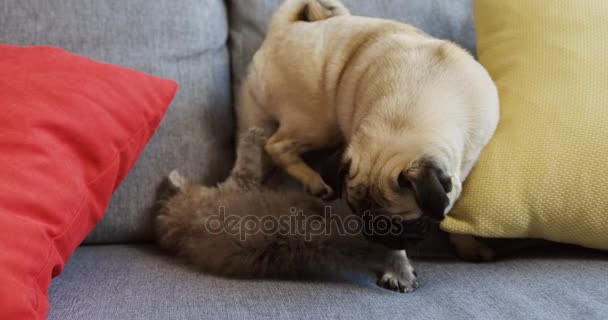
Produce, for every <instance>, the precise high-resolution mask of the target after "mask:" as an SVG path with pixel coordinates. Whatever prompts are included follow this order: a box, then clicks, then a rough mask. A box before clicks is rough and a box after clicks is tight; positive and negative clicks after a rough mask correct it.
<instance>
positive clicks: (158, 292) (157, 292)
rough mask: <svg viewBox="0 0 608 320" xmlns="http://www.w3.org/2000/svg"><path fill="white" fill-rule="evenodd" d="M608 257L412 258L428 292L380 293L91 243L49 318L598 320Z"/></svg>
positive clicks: (355, 283)
mask: <svg viewBox="0 0 608 320" xmlns="http://www.w3.org/2000/svg"><path fill="white" fill-rule="evenodd" d="M558 250H565V249H562V248H559V249H558ZM575 257H576V258H575ZM607 259H608V256H606V254H602V253H594V252H584V251H582V252H581V251H571V252H570V253H569V254H559V253H557V252H555V251H551V250H547V249H543V251H542V253H539V252H530V253H528V254H526V255H525V256H522V257H520V258H517V259H512V260H505V261H502V262H497V263H488V264H471V263H465V262H459V261H453V260H414V265H415V267H416V268H417V271H418V274H419V276H420V284H421V287H420V288H418V290H416V291H415V292H413V293H410V294H402V293H395V292H391V291H388V290H385V289H381V288H378V287H376V285H375V284H374V283H373V278H372V276H371V275H370V276H362V277H357V278H354V279H347V278H346V277H344V278H345V279H341V280H340V279H334V280H333V281H280V280H230V279H223V278H217V277H212V276H208V275H204V274H200V273H198V272H197V271H196V270H194V269H193V268H189V267H188V266H185V265H183V264H182V263H180V262H178V261H176V260H175V258H173V257H171V256H165V255H164V254H162V253H160V252H157V251H156V250H155V249H154V248H153V247H145V246H93V247H87V246H85V247H81V248H79V249H78V250H77V252H76V253H75V255H74V256H73V258H72V259H71V260H70V261H69V262H68V264H67V267H66V270H65V272H64V274H63V275H62V276H61V277H59V278H57V279H55V280H54V282H53V284H52V285H51V290H50V295H51V296H50V298H51V311H50V313H49V320H53V319H87V320H96V319H100V320H101V319H146V320H148V319H149V320H154V319H467V320H469V319H556V320H557V319H598V320H599V319H605V316H606V314H608V304H606V301H608V291H607V290H606V287H607V286H608V279H607V278H606V274H605V270H606V269H605V268H606V260H607Z"/></svg>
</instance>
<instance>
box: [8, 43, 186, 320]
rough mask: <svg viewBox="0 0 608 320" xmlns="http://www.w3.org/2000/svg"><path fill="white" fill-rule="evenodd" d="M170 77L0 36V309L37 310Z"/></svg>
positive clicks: (131, 154)
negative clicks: (16, 42) (6, 40)
mask: <svg viewBox="0 0 608 320" xmlns="http://www.w3.org/2000/svg"><path fill="white" fill-rule="evenodd" d="M176 90H177V84H176V83H175V82H173V81H170V80H166V79H161V78H158V77H154V76H151V75H147V74H144V73H142V72H138V71H134V70H130V69H127V68H123V67H118V66H113V65H109V64H105V63H100V62H96V61H93V60H91V59H87V58H84V57H81V56H77V55H74V54H71V53H69V52H66V51H64V50H61V49H57V48H53V47H18V46H9V45H0V318H1V319H9V320H10V319H19V320H23V319H44V318H45V317H46V313H47V311H48V288H49V284H50V281H51V277H54V276H57V275H58V274H60V273H61V271H62V270H63V266H64V264H65V262H66V260H67V259H68V258H69V257H70V255H71V254H72V252H73V251H74V250H75V249H76V247H77V246H78V245H79V244H80V242H81V241H82V240H83V239H84V238H85V237H86V235H87V234H88V233H89V232H90V231H91V229H92V228H93V226H94V225H95V224H96V223H97V222H98V221H99V220H100V219H101V217H102V216H103V213H104V211H105V209H106V206H107V204H108V201H109V200H110V196H111V195H112V192H114V190H115V189H116V188H117V187H118V185H119V184H120V182H121V181H122V179H123V178H124V177H125V176H126V175H127V173H128V172H129V170H130V169H131V167H132V166H133V164H134V163H135V161H136V160H137V157H138V156H139V154H140V152H141V151H142V149H143V147H144V146H145V144H146V143H147V141H148V140H149V138H150V137H151V136H152V134H153V133H154V131H155V130H156V128H157V127H158V125H159V123H160V121H161V119H162V117H163V116H164V114H165V111H166V109H167V107H168V106H169V104H170V103H171V100H172V99H173V96H174V95H175V92H176Z"/></svg>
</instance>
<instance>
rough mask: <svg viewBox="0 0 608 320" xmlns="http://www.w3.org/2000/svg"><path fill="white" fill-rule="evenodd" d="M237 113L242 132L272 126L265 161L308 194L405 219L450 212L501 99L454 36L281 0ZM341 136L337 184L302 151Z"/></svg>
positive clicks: (462, 239) (333, 0) (326, 3)
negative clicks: (433, 34)
mask: <svg viewBox="0 0 608 320" xmlns="http://www.w3.org/2000/svg"><path fill="white" fill-rule="evenodd" d="M236 113H237V119H238V129H239V131H240V132H244V131H245V130H247V129H248V128H250V127H261V128H264V130H266V132H267V133H268V134H270V135H271V136H270V138H269V139H268V141H267V143H266V145H265V149H266V151H267V153H268V155H269V158H270V160H271V162H272V163H274V165H276V166H278V167H279V168H281V169H283V170H284V171H286V172H287V173H288V174H289V175H291V176H292V177H293V178H295V179H296V180H298V181H300V182H301V183H302V184H303V185H304V187H305V188H306V190H308V192H309V193H311V194H312V195H315V196H318V197H321V198H323V199H330V198H332V197H335V196H339V197H342V198H344V199H346V201H347V202H348V204H349V205H350V207H351V208H352V209H353V210H354V211H355V212H358V213H361V212H365V211H371V212H373V213H374V214H378V215H390V216H393V215H398V216H400V217H401V218H402V221H404V223H408V222H411V221H416V220H418V219H421V218H427V219H432V220H435V221H441V220H442V219H443V218H444V217H445V215H446V214H447V213H448V212H449V211H450V209H451V208H452V206H453V205H454V203H455V201H456V200H457V199H458V197H459V196H460V193H461V189H462V183H463V181H464V180H465V179H466V178H467V176H468V175H469V172H470V171H471V169H472V168H473V166H474V165H475V163H476V161H477V159H478V157H479V155H480V152H481V151H482V149H483V148H484V147H485V146H486V144H487V143H488V142H489V140H490V138H491V137H492V135H493V134H494V131H495V129H496V126H497V123H498V118H499V101H498V94H497V89H496V87H495V85H494V83H493V81H492V79H491V78H490V76H489V74H488V72H487V71H486V70H485V69H484V68H483V67H482V66H481V65H480V64H479V63H478V62H477V61H476V60H475V59H474V58H473V56H471V55H470V54H469V53H468V52H467V51H466V50H464V49H462V48H461V47H459V46H458V45H456V44H454V43H451V42H449V41H445V40H440V39H436V38H433V37H431V36H429V35H428V34H425V33H424V32H422V31H421V30H418V29H416V28H415V27H413V26H410V25H407V24H404V23H400V22H396V21H390V20H385V19H376V18H369V17H360V16H354V15H351V14H350V13H349V10H348V9H347V8H346V7H345V6H344V5H343V4H342V3H341V2H340V1H338V0H287V1H285V2H284V3H283V4H282V5H281V6H280V7H279V9H278V10H277V11H276V12H275V14H274V15H273V17H272V19H271V22H270V26H269V30H268V34H267V36H266V38H265V39H264V42H263V43H262V45H261V47H260V48H259V50H258V51H257V52H256V54H255V56H254V57H253V61H252V62H251V64H250V67H249V70H248V74H247V76H246V78H245V79H244V80H243V83H242V84H241V88H240V91H239V94H238V98H237V106H236ZM340 144H342V145H344V146H345V151H344V154H343V158H342V167H341V169H340V170H338V172H339V173H340V179H339V180H340V182H339V183H337V184H336V185H335V186H333V188H332V187H331V186H329V185H328V184H327V183H326V181H324V180H323V178H322V177H321V176H320V175H319V174H318V173H317V172H316V171H315V170H313V169H312V168H311V167H310V166H308V165H307V164H306V163H305V162H304V161H303V160H302V157H301V156H302V154H304V153H306V152H308V151H311V150H317V149H322V148H326V147H331V146H335V145H340ZM396 239H397V240H398V239H399V238H398V237H397V238H396ZM471 239H472V238H471V237H467V236H462V235H456V236H454V237H453V240H454V241H455V242H454V244H455V245H456V247H457V248H460V249H461V250H458V252H459V253H461V255H463V256H469V257H475V256H488V254H487V252H485V253H483V252H481V251H484V250H486V249H487V248H485V247H484V246H483V245H481V244H479V243H477V242H474V240H471ZM375 240H378V241H381V240H382V239H375ZM385 240H386V239H385ZM391 241H392V240H391ZM391 241H388V242H391ZM471 241H473V242H471ZM383 242H384V243H385V244H387V245H389V246H391V247H394V248H396V247H399V246H401V244H400V243H387V241H383ZM459 243H463V245H461V246H460V247H459ZM471 250H474V251H475V252H470V251H471Z"/></svg>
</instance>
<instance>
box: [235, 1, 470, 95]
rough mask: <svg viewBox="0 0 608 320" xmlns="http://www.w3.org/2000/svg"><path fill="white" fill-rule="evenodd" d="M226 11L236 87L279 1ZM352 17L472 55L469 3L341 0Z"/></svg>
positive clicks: (238, 4) (243, 4) (248, 3)
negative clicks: (405, 29) (397, 25)
mask: <svg viewBox="0 0 608 320" xmlns="http://www.w3.org/2000/svg"><path fill="white" fill-rule="evenodd" d="M227 2H228V4H229V8H230V11H229V12H230V13H229V14H230V51H231V55H232V67H233V78H234V79H235V84H238V82H239V81H240V79H241V78H242V76H243V74H244V73H245V71H246V68H247V64H248V63H249V61H250V60H251V57H252V56H253V54H254V53H255V50H257V48H258V47H259V46H260V44H261V43H262V39H263V38H264V34H265V33H266V27H267V24H268V21H269V19H270V16H271V15H272V13H273V12H274V10H275V9H276V8H277V7H278V6H279V4H280V3H281V2H282V0H249V1H243V0H227ZM343 2H344V4H345V5H346V6H347V7H348V8H349V9H350V10H351V13H353V14H355V15H362V16H371V17H380V18H386V19H393V20H398V21H402V22H406V23H409V24H412V25H414V26H416V27H418V28H420V29H422V30H424V31H425V32H427V33H429V34H431V35H433V36H435V37H438V38H441V39H448V40H452V41H454V42H456V43H459V44H461V45H462V46H463V47H464V48H466V49H468V50H469V51H470V52H472V53H474V52H475V26H474V23H473V15H472V4H471V3H472V0H343Z"/></svg>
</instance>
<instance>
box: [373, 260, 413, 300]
mask: <svg viewBox="0 0 608 320" xmlns="http://www.w3.org/2000/svg"><path fill="white" fill-rule="evenodd" d="M377 284H378V286H380V287H382V288H385V289H389V290H393V291H397V292H402V293H410V292H412V291H414V290H416V289H417V288H418V279H417V278H416V271H414V268H412V266H410V265H408V266H406V267H404V268H403V270H401V271H399V272H395V271H385V272H384V273H383V274H382V275H380V277H379V278H378V282H377Z"/></svg>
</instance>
